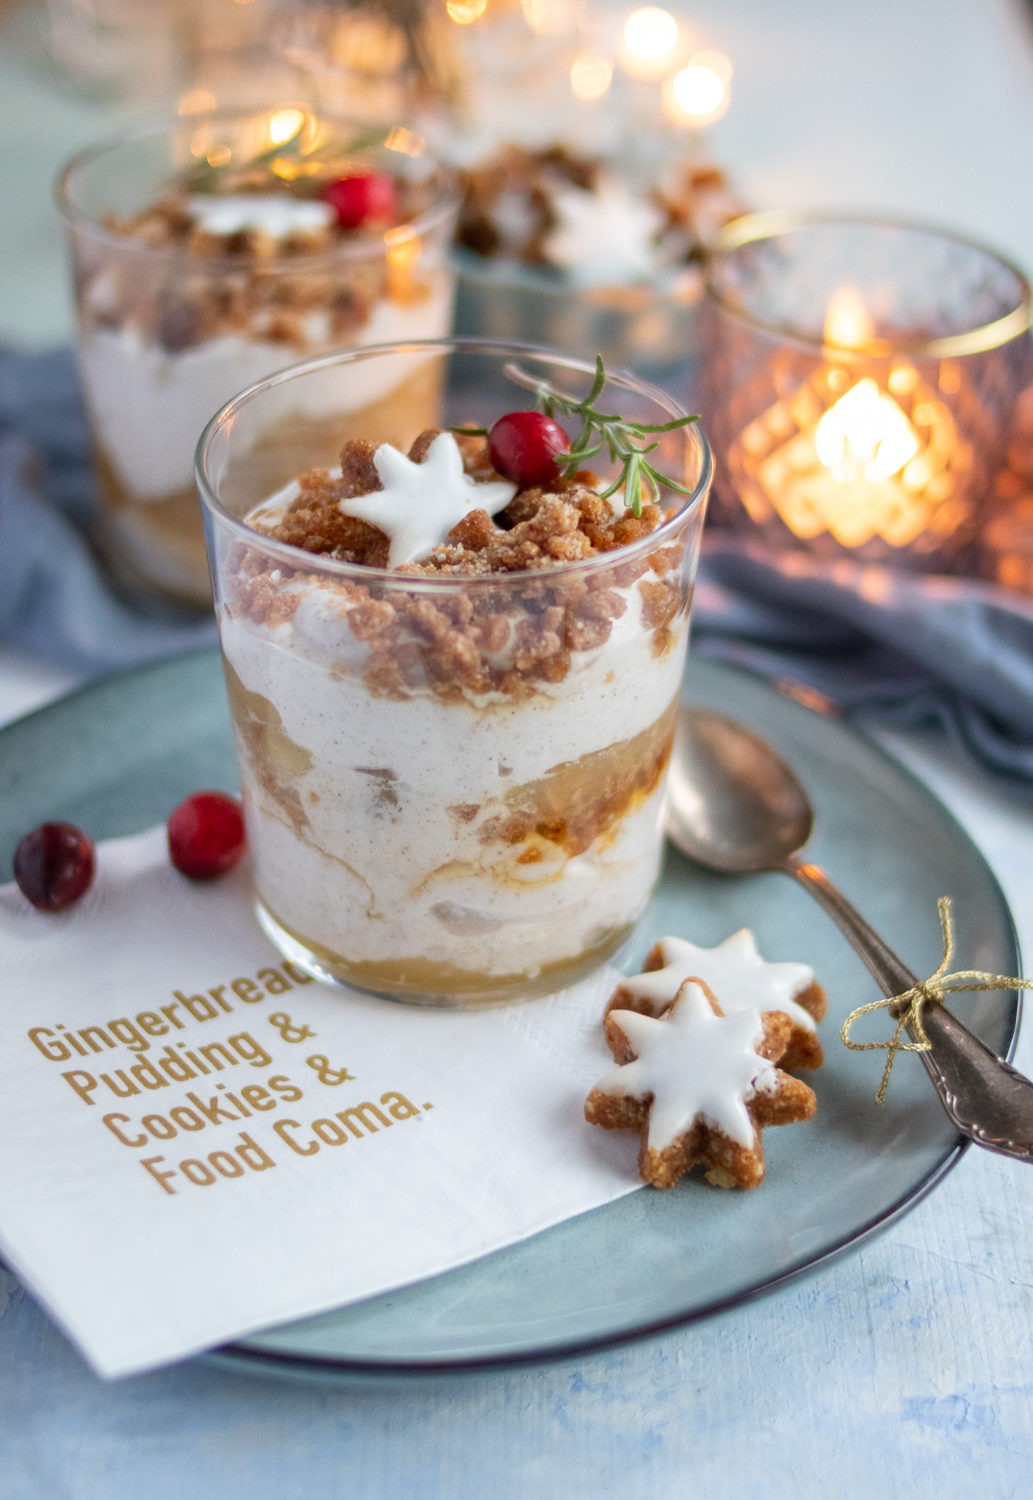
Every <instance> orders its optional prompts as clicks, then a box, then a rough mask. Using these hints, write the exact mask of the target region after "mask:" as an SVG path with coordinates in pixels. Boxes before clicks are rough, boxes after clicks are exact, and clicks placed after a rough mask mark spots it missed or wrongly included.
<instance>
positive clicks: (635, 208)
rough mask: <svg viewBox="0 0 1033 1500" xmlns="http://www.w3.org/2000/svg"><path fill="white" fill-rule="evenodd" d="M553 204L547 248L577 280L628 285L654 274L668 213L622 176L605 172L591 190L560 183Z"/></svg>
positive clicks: (551, 257) (583, 283)
mask: <svg viewBox="0 0 1033 1500" xmlns="http://www.w3.org/2000/svg"><path fill="white" fill-rule="evenodd" d="M551 206H552V210H553V215H554V218H555V224H554V225H553V227H552V228H551V229H550V230H549V232H548V234H547V235H546V237H545V241H544V244H543V247H542V249H543V252H544V254H545V258H546V260H548V261H549V262H551V264H552V265H554V266H562V267H563V268H564V270H566V272H567V274H568V275H569V277H570V279H571V282H572V283H573V284H575V285H577V286H580V287H591V286H623V285H624V284H625V283H627V282H631V281H641V280H644V279H648V278H649V277H651V276H653V275H654V274H655V272H656V266H657V256H656V248H655V241H656V237H657V235H658V234H659V233H660V230H661V229H662V228H663V223H664V216H663V214H662V213H661V212H660V210H659V209H658V208H656V207H655V206H654V205H653V204H652V203H650V202H648V200H647V199H645V198H643V197H642V196H641V195H640V194H637V193H635V192H633V191H632V190H631V189H630V188H628V187H627V186H626V185H625V183H623V182H622V181H620V180H619V179H618V178H616V177H613V176H609V175H604V176H601V177H600V178H599V180H598V182H597V183H596V186H595V188H594V189H593V190H592V191H591V192H589V191H587V190H585V189H584V188H579V187H575V186H573V185H571V186H569V187H568V186H566V185H565V186H563V187H558V188H556V189H555V191H554V192H553V193H552V197H551Z"/></svg>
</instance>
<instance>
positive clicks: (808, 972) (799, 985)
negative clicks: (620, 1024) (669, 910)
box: [607, 927, 825, 1069]
mask: <svg viewBox="0 0 1033 1500" xmlns="http://www.w3.org/2000/svg"><path fill="white" fill-rule="evenodd" d="M686 979H700V980H702V981H703V983H704V984H705V985H706V986H707V987H708V989H710V990H711V991H712V992H713V993H714V994H715V995H716V996H717V1001H718V1004H719V1005H720V1007H721V1009H722V1010H723V1011H724V1013H725V1015H732V1014H734V1012H736V1011H739V1010H744V1009H747V1010H759V1011H761V1012H767V1011H772V1010H777V1011H781V1012H782V1014H783V1015H785V1016H787V1017H788V1018H789V1020H790V1022H791V1023H792V1029H791V1031H790V1033H789V1044H788V1046H787V1047H786V1051H785V1056H784V1057H783V1058H782V1065H783V1067H786V1068H789V1069H793V1068H817V1067H820V1066H821V1063H822V1060H823V1058H824V1052H823V1051H822V1046H821V1042H820V1041H819V1039H818V1032H817V1027H816V1025H815V1022H817V1021H820V1020H821V1019H822V1017H823V1016H824V1014H825V991H824V990H823V989H822V987H821V985H820V984H818V982H817V981H816V979H815V977H814V970H813V969H810V968H808V967H807V965H806V964H795V963H768V962H767V961H766V960H765V959H763V958H762V957H761V955H760V953H759V951H758V949H757V943H756V939H755V938H754V936H753V933H752V932H751V931H750V930H749V928H748V927H742V928H740V929H739V931H738V932H733V933H732V935H731V937H727V938H725V940H724V942H723V943H718V945H717V947H716V948H700V947H697V945H696V944H695V943H690V942H687V941H686V939H684V938H678V937H665V938H661V939H660V941H659V942H658V943H655V944H654V946H653V947H652V948H651V949H650V950H649V952H648V953H647V955H646V961H645V968H644V971H643V972H642V973H641V974H635V975H633V976H632V977H631V978H630V979H625V980H623V981H622V983H621V984H619V985H618V986H617V988H616V989H615V990H614V992H613V996H612V998H611V1000H610V1003H609V1006H608V1007H607V1008H608V1009H609V1010H637V1011H641V1013H642V1014H643V1015H647V1016H659V1015H662V1014H663V1012H664V1011H665V1010H666V1009H667V1007H668V1006H669V1005H670V1004H671V1002H672V1001H673V999H674V997H675V995H676V994H677V993H678V990H679V988H680V987H681V985H682V984H684V982H685V980H686Z"/></svg>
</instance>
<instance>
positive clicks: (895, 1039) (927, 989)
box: [839, 896, 1033, 1104]
mask: <svg viewBox="0 0 1033 1500" xmlns="http://www.w3.org/2000/svg"><path fill="white" fill-rule="evenodd" d="M936 905H937V910H938V911H939V914H940V926H941V928H942V929H943V957H942V958H941V960H940V963H939V967H938V968H937V969H936V972H935V973H933V974H930V976H929V978H928V979H924V980H922V981H920V982H919V983H918V984H916V985H913V986H912V988H911V989H909V990H905V991H904V992H903V994H901V995H889V996H887V997H886V998H885V999H884V1000H873V1001H871V1003H870V1004H868V1005H859V1006H858V1007H857V1009H856V1010H852V1011H851V1012H850V1014H849V1015H848V1016H847V1018H846V1020H845V1021H844V1022H843V1025H842V1026H841V1027H840V1031H839V1035H840V1039H841V1040H842V1042H843V1045H844V1047H849V1048H850V1050H851V1051H852V1052H873V1051H884V1052H885V1053H886V1066H885V1068H884V1069H883V1070H882V1082H881V1083H880V1085H879V1092H878V1093H877V1094H876V1096H875V1102H876V1104H882V1103H883V1101H884V1100H885V1098H886V1090H887V1088H888V1087H889V1081H890V1074H891V1072H892V1071H893V1064H894V1062H895V1061H896V1056H897V1053H898V1052H928V1051H929V1048H930V1047H931V1046H932V1043H931V1042H930V1040H929V1038H928V1036H927V1035H926V1032H925V1027H924V1026H923V1025H922V1012H923V1011H924V1010H925V1007H926V1006H927V1005H943V1004H944V1003H945V1001H946V997H947V995H948V994H950V992H951V991H952V990H1031V989H1033V980H1029V979H1011V978H1009V977H1008V976H1007V975H1005V974H987V973H984V972H983V970H982V969H956V970H954V972H953V973H951V972H949V971H950V966H951V961H952V960H953V958H954V921H953V917H952V915H951V899H950V897H949V896H941V897H940V899H939V901H938V902H937V903H936ZM898 1005H899V1006H902V1007H903V1009H902V1011H901V1013H900V1016H899V1018H898V1020H897V1029H896V1031H894V1033H893V1035H892V1036H891V1037H890V1039H889V1041H885V1042H855V1041H851V1038H850V1032H851V1030H852V1029H853V1026H854V1023H855V1022H856V1021H858V1020H860V1018H861V1017H862V1016H865V1015H868V1013H869V1012H870V1011H876V1010H893V1009H894V1007H896V1006H898ZM908 1030H911V1031H913V1032H914V1037H915V1039H914V1041H913V1042H905V1041H902V1040H901V1038H902V1037H903V1035H904V1032H905V1031H908Z"/></svg>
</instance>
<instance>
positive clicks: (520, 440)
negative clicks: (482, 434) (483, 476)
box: [488, 411, 570, 489]
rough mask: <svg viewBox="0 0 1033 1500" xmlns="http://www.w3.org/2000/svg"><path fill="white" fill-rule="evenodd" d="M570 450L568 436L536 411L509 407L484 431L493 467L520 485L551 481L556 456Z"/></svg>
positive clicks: (556, 475) (555, 475) (526, 486)
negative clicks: (509, 409)
mask: <svg viewBox="0 0 1033 1500" xmlns="http://www.w3.org/2000/svg"><path fill="white" fill-rule="evenodd" d="M569 452H570V439H569V438H568V437H567V434H566V433H565V432H564V431H563V428H562V427H561V426H560V425H559V423H558V422H554V421H553V419H552V417H547V416H545V415H543V413H542V412H539V411H511V412H507V413H506V415H505V416H504V417H499V419H498V421H497V422H495V423H493V424H492V426H491V428H490V429H489V432H488V457H489V458H490V459H491V462H492V464H493V466H494V467H495V469H496V470H497V471H498V472H499V473H500V474H502V475H504V476H505V477H506V478H507V479H512V480H513V482H514V484H519V485H520V486H521V488H523V489H530V488H532V486H534V485H547V484H554V483H555V481H556V480H557V479H558V478H559V475H560V465H559V463H558V462H557V459H558V458H559V456H560V455H561V454H564V453H569Z"/></svg>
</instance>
